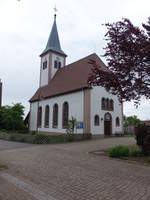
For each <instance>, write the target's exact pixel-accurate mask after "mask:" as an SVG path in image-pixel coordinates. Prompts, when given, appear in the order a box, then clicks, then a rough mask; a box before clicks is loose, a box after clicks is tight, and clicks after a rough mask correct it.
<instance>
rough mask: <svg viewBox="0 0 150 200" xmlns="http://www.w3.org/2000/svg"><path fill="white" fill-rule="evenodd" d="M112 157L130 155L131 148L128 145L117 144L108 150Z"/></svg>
mask: <svg viewBox="0 0 150 200" xmlns="http://www.w3.org/2000/svg"><path fill="white" fill-rule="evenodd" d="M108 153H109V156H110V157H114V158H120V157H127V156H129V148H128V147H127V146H121V145H120V146H116V147H113V148H111V149H109V151H108Z"/></svg>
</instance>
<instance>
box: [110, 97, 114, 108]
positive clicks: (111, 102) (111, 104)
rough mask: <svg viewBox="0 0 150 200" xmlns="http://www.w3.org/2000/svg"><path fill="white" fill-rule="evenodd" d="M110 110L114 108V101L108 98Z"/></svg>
mask: <svg viewBox="0 0 150 200" xmlns="http://www.w3.org/2000/svg"><path fill="white" fill-rule="evenodd" d="M110 110H114V101H113V100H112V99H111V100H110Z"/></svg>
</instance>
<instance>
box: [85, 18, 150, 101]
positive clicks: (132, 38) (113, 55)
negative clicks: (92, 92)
mask: <svg viewBox="0 0 150 200" xmlns="http://www.w3.org/2000/svg"><path fill="white" fill-rule="evenodd" d="M105 25H106V27H107V33H106V35H105V38H106V41H107V46H106V48H105V54H104V57H105V58H106V60H107V62H108V70H105V71H102V70H101V69H100V68H99V67H98V66H97V65H96V63H95V62H94V61H93V60H90V63H91V64H92V65H93V70H92V73H91V74H90V76H89V81H88V82H89V84H90V85H93V86H103V87H105V88H106V89H107V90H108V91H109V92H111V93H112V94H114V95H117V96H118V97H119V99H120V101H131V100H134V103H135V104H136V105H138V104H139V102H140V99H141V97H142V96H144V97H146V98H150V18H149V19H148V23H146V24H142V28H139V27H136V26H134V25H133V24H132V23H131V22H130V20H128V19H123V20H122V21H119V22H116V23H112V24H109V23H107V24H105Z"/></svg>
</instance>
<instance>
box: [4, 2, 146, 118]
mask: <svg viewBox="0 0 150 200" xmlns="http://www.w3.org/2000/svg"><path fill="white" fill-rule="evenodd" d="M55 5H56V6H57V9H58V13H57V26H58V31H59V36H60V41H61V46H62V49H63V50H64V51H65V53H66V54H67V55H68V57H67V64H69V63H71V62H74V61H76V60H78V59H80V58H82V57H84V56H87V55H89V54H91V53H93V52H95V53H97V54H98V55H99V56H100V57H101V58H102V60H103V61H104V62H105V59H104V58H103V57H102V55H103V53H104V50H103V48H104V47H105V46H106V42H105V40H104V35H105V33H106V28H105V26H103V25H102V24H104V23H107V22H110V23H111V22H116V21H119V20H121V19H122V18H129V19H130V20H131V21H132V22H133V23H134V24H135V25H137V26H141V24H142V22H147V19H148V17H149V16H150V13H149V8H150V1H149V0H142V1H141V0H125V1H123V0H113V1H112V0H105V1H102V0H93V1H91V0H82V1H81V0H20V1H17V0H0V78H1V79H2V82H3V105H10V104H12V103H17V102H21V103H22V104H23V105H24V106H25V113H27V112H28V111H29V102H28V101H29V99H30V98H31V97H32V96H33V94H34V93H35V91H36V89H37V88H38V86H39V73H40V57H39V55H40V54H41V53H42V51H43V50H44V49H45V47H46V43H47V40H48V37H49V34H50V31H51V27H52V24H53V19H54V9H53V8H54V7H55ZM105 64H106V65H107V63H106V62H105ZM124 114H125V115H127V116H130V115H137V116H138V117H139V118H140V119H142V120H146V119H150V100H146V99H144V98H143V99H142V101H141V105H140V106H139V107H138V108H137V109H136V108H135V107H134V105H133V103H132V102H127V103H124Z"/></svg>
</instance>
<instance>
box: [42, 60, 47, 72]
mask: <svg viewBox="0 0 150 200" xmlns="http://www.w3.org/2000/svg"><path fill="white" fill-rule="evenodd" d="M46 68H47V61H45V62H43V70H44V69H46Z"/></svg>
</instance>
